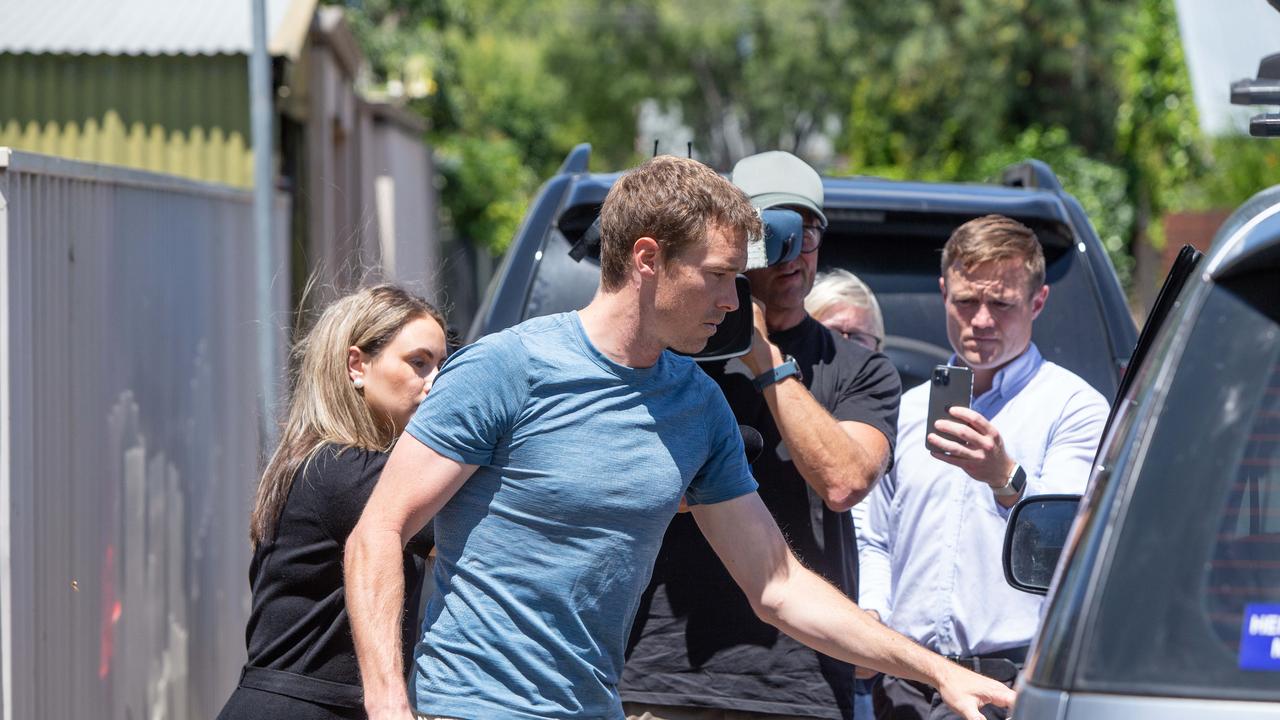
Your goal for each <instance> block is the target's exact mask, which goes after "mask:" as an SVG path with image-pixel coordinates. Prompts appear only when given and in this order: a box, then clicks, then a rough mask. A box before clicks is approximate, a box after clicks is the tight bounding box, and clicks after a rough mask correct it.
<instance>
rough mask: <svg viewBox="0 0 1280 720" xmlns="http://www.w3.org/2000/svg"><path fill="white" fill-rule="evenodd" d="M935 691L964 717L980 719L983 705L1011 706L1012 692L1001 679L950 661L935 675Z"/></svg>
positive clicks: (981, 718)
mask: <svg viewBox="0 0 1280 720" xmlns="http://www.w3.org/2000/svg"><path fill="white" fill-rule="evenodd" d="M937 687H938V693H939V694H941V695H942V701H943V702H945V703H946V704H947V706H948V707H950V708H951V709H952V710H953V711H955V713H956V714H957V715H959V716H960V717H962V718H964V719H965V720H984V719H983V716H982V712H981V710H982V706H983V705H995V706H997V707H1002V708H1006V709H1011V708H1012V707H1013V701H1014V698H1015V697H1016V696H1015V694H1014V692H1013V691H1012V690H1010V689H1009V688H1008V687H1005V684H1004V683H1002V682H997V681H995V680H992V679H991V678H989V677H985V676H983V675H979V674H977V673H975V672H971V671H969V670H965V669H964V668H962V667H960V666H959V665H953V666H952V669H950V670H948V671H947V673H946V674H945V675H943V676H942V677H939V678H938V683H937Z"/></svg>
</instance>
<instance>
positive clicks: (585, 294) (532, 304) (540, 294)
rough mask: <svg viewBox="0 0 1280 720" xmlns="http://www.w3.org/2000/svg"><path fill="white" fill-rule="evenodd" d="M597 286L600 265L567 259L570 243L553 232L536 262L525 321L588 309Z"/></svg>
mask: <svg viewBox="0 0 1280 720" xmlns="http://www.w3.org/2000/svg"><path fill="white" fill-rule="evenodd" d="M599 284H600V263H599V262H597V261H595V260H593V259H590V258H587V259H584V260H582V262H578V261H576V260H574V259H573V258H572V257H570V256H569V241H568V240H566V239H565V237H564V235H563V234H561V233H560V230H558V229H556V228H552V229H551V231H550V232H548V233H547V239H546V242H545V243H544V244H543V246H542V251H541V253H540V256H539V257H538V260H537V265H536V267H535V269H534V273H533V284H532V286H531V287H530V288H529V301H528V302H526V303H525V315H524V318H522V319H524V320H528V319H529V318H535V317H541V316H543V315H552V314H554V313H559V312H568V311H570V310H577V309H579V308H583V307H586V306H587V303H589V302H591V298H592V296H594V295H595V293H596V286H598V285H599Z"/></svg>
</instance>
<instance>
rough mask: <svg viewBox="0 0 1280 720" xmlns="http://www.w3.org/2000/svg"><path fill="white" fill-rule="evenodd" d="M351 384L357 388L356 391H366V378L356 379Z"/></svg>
mask: <svg viewBox="0 0 1280 720" xmlns="http://www.w3.org/2000/svg"><path fill="white" fill-rule="evenodd" d="M351 384H352V385H354V386H355V387H356V389H357V390H363V389H364V378H362V377H358V378H355V379H353V380H352V381H351Z"/></svg>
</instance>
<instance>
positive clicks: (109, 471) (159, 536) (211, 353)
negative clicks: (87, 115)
mask: <svg viewBox="0 0 1280 720" xmlns="http://www.w3.org/2000/svg"><path fill="white" fill-rule="evenodd" d="M276 216H277V218H278V220H277V230H276V237H277V238H285V237H287V233H286V232H284V231H285V230H286V228H284V227H283V224H284V222H286V220H285V218H287V216H288V215H287V207H285V206H284V205H283V204H281V205H279V206H278V207H277V208H276ZM252 228H253V222H252V204H251V197H250V195H249V194H248V193H246V192H243V191H238V190H235V189H232V188H228V187H225V186H216V185H211V184H205V183H196V182H192V181H186V180H182V179H179V178H173V177H168V176H159V175H154V174H151V173H143V172H138V171H132V170H124V169H119V168H111V167H106V166H101V165H86V164H83V163H77V162H70V161H64V160H59V159H56V158H48V157H43V156H32V155H26V154H22V153H10V152H9V151H8V150H5V149H0V680H2V682H0V687H2V688H3V703H2V705H0V716H2V717H3V718H6V719H13V718H111V719H115V720H125V719H126V718H152V719H158V718H212V717H214V716H215V715H216V714H217V711H218V709H219V708H220V706H221V704H222V703H223V702H224V701H225V700H226V698H227V697H228V696H229V694H230V692H231V690H232V688H233V687H234V686H235V683H236V681H237V676H238V673H239V671H240V667H241V665H242V664H243V662H244V658H245V646H244V627H245V621H246V619H247V617H248V612H249V588H248V578H247V568H248V561H249V543H248V512H249V507H250V503H251V499H252V496H253V492H254V489H255V487H256V478H257V473H258V468H259V458H260V457H261V456H262V451H261V448H260V447H259V444H260V438H261V437H262V426H263V421H262V418H261V417H260V414H259V412H258V406H257V404H258V402H259V400H258V397H259V388H261V387H262V379H261V378H259V375H258V373H257V371H256V364H255V358H256V357H257V350H256V348H257V347H259V335H258V332H259V328H260V323H262V322H267V323H269V324H270V325H271V326H272V327H274V328H283V326H285V325H287V323H288V313H287V312H285V311H284V308H285V307H286V303H287V300H288V298H287V288H286V285H287V283H284V282H283V281H282V282H280V283H278V284H277V285H276V286H275V287H274V288H273V292H272V298H271V300H272V303H273V307H274V308H275V311H274V312H273V313H272V315H271V316H270V317H269V318H266V319H263V318H259V317H257V309H256V307H257V302H256V297H257V294H256V290H255V272H254V267H255V260H254V258H255V255H254V249H253V248H254V244H253V243H254V241H253V232H252ZM285 248H286V245H285V243H284V242H283V241H281V242H279V243H278V244H277V247H276V250H275V259H274V260H273V265H274V266H275V267H278V268H283V267H285V265H286V260H287V258H286V257H285ZM274 334H275V336H276V337H277V341H276V342H277V343H279V345H280V346H279V347H278V349H277V353H276V356H277V357H278V358H284V357H285V353H284V352H283V347H282V345H283V339H284V333H283V332H276V333H274ZM271 380H272V381H276V380H277V379H276V378H272V379H271ZM278 395H279V394H277V396H278Z"/></svg>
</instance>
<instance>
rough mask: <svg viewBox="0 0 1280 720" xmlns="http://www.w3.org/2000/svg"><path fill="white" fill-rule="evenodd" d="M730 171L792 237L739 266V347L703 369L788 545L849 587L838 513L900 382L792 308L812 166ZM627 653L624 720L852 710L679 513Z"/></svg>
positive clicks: (879, 439)
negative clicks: (792, 252)
mask: <svg viewBox="0 0 1280 720" xmlns="http://www.w3.org/2000/svg"><path fill="white" fill-rule="evenodd" d="M732 179H733V182H734V184H736V185H737V186H738V187H739V188H741V189H742V190H743V191H744V192H745V193H746V194H747V195H748V196H749V197H750V198H751V202H752V204H753V205H755V206H756V207H757V208H759V209H762V210H763V209H769V208H786V209H791V210H795V211H796V212H798V213H800V215H801V216H802V218H803V221H804V239H803V244H802V248H801V253H800V255H799V256H798V257H796V258H795V259H793V260H790V261H787V262H783V263H780V264H778V265H775V266H772V267H766V268H757V269H753V270H749V271H748V272H747V277H748V278H749V279H750V280H751V294H752V296H753V297H754V298H755V300H756V308H755V325H756V333H755V338H754V341H753V344H752V348H751V351H750V352H749V353H748V354H747V355H745V356H743V357H741V358H738V359H735V360H731V361H729V362H728V363H713V364H705V365H704V366H703V368H704V369H705V370H706V371H707V372H708V374H710V375H711V377H712V378H713V379H715V380H716V382H717V384H718V385H719V386H720V388H721V390H722V391H723V392H724V394H725V397H726V398H727V399H728V401H729V405H730V408H731V409H732V410H733V412H734V415H735V416H736V418H737V420H738V422H739V423H744V424H747V425H750V426H752V427H755V428H756V429H758V430H759V431H760V434H761V436H762V437H763V439H764V451H763V453H762V454H761V456H760V458H759V459H758V460H757V461H756V462H755V463H754V465H753V466H752V471H753V474H754V475H755V478H756V481H757V482H758V483H759V486H760V489H759V493H760V496H761V498H762V499H763V500H764V503H765V505H766V506H767V507H768V509H769V511H770V512H771V513H772V514H773V516H774V518H775V519H776V520H777V522H778V525H779V526H780V527H781V528H782V530H783V532H784V533H785V534H786V536H787V538H788V540H789V542H790V544H791V547H792V549H793V550H794V551H795V553H796V555H797V556H798V557H799V558H800V559H801V561H802V562H804V563H805V564H806V565H807V566H808V567H810V568H812V569H814V570H816V571H818V572H819V573H820V574H821V575H822V576H823V577H824V578H826V580H827V581H828V582H830V583H832V584H833V585H835V586H836V587H837V588H838V589H839V590H840V591H841V592H842V593H844V594H845V595H846V596H848V597H850V598H855V597H856V583H857V552H856V542H855V539H854V536H853V527H852V523H851V521H850V517H849V513H848V512H847V510H848V509H849V508H850V507H852V506H853V505H854V504H855V503H857V502H858V501H859V500H861V499H862V498H863V497H864V496H865V495H866V494H867V493H868V492H870V490H871V487H872V485H873V483H874V482H875V481H876V479H877V478H879V477H880V476H881V475H882V474H883V472H884V471H885V469H886V467H887V466H888V464H889V462H890V460H891V458H892V456H893V443H894V439H895V435H896V433H895V427H896V423H897V413H898V396H899V394H900V391H901V385H900V382H899V380H898V375H897V373H896V372H895V371H894V369H893V366H892V364H891V363H890V362H889V361H888V359H887V358H885V357H884V356H883V355H880V354H878V353H875V352H873V351H871V350H868V349H867V348H865V347H863V346H862V345H859V344H858V343H856V342H853V341H851V340H846V339H845V338H843V337H841V336H838V335H835V334H833V333H832V332H831V331H830V330H828V329H826V328H825V327H823V326H822V325H821V324H819V323H818V322H817V321H816V320H814V319H813V318H811V317H810V316H809V315H808V313H806V312H805V309H804V299H805V296H806V295H808V293H809V290H810V288H811V287H812V286H813V280H814V275H815V273H816V271H817V264H818V249H819V247H820V245H821V243H822V236H823V232H824V231H825V230H826V225H827V219H826V216H825V214H824V213H823V211H822V203H823V190H822V179H821V177H819V175H818V173H817V172H815V171H814V170H813V168H811V167H809V166H808V165H807V164H806V163H805V162H804V161H802V160H800V159H799V158H797V157H796V156H794V155H792V154H790V153H785V152H765V153H760V154H758V155H753V156H751V157H748V158H744V159H743V160H741V161H740V162H738V164H737V165H736V166H735V167H734V169H733V177H732ZM627 657H628V659H627V665H626V669H625V671H624V673H623V676H622V680H621V682H620V684H619V689H620V691H621V694H622V698H623V700H624V702H625V705H624V707H625V708H626V710H627V713H628V715H629V716H631V717H634V718H642V719H643V720H651V719H652V720H657V719H660V720H692V719H695V718H696V719H698V720H702V719H704V718H734V719H735V720H736V719H738V718H772V719H777V718H831V719H832V720H848V719H849V718H852V717H853V709H852V700H853V679H854V678H853V672H854V671H853V667H852V666H850V665H848V664H846V663H843V662H840V661H837V660H834V659H832V658H830V657H827V656H825V655H823V654H821V653H818V652H816V651H814V650H810V649H809V648H807V647H805V646H803V645H801V644H800V643H798V642H796V641H794V640H792V639H791V638H789V637H787V636H786V635H783V634H781V633H779V632H778V631H777V630H776V629H774V628H773V627H771V626H769V625H767V624H765V623H764V622H762V621H760V620H759V619H758V618H757V617H756V616H755V614H754V613H753V612H752V610H751V606H750V604H749V603H748V602H747V600H746V598H745V597H744V596H743V595H742V593H741V592H739V591H738V590H737V588H736V587H735V586H734V583H733V580H732V579H731V578H730V576H729V574H728V573H727V572H726V571H725V570H724V568H723V567H722V566H721V565H720V563H719V562H718V561H717V560H716V556H715V554H714V553H713V552H712V550H711V549H710V547H708V546H707V543H706V541H705V540H703V538H702V536H701V534H700V533H699V532H698V529H697V526H696V525H695V524H694V522H693V521H692V520H691V519H690V518H689V517H688V516H687V515H680V516H677V517H676V518H675V520H674V521H673V522H672V524H671V526H670V528H669V529H668V530H667V534H666V536H665V538H664V540H663V546H662V550H661V552H660V553H659V555H658V561H657V564H656V566H655V568H654V574H653V580H652V581H651V583H650V585H649V588H648V590H647V591H646V592H645V594H644V596H643V599H642V604H641V607H640V610H639V612H638V613H637V616H636V621H635V624H634V626H633V628H632V633H631V641H630V643H629V646H628V656H627Z"/></svg>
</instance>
